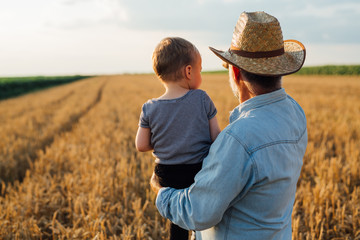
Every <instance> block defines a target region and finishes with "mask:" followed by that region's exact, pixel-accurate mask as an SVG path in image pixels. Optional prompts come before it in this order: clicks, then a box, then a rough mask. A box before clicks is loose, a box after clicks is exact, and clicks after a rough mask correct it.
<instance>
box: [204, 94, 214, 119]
mask: <svg viewBox="0 0 360 240" xmlns="http://www.w3.org/2000/svg"><path fill="white" fill-rule="evenodd" d="M203 102H204V106H205V110H206V114H207V116H208V119H209V120H210V119H212V118H213V117H215V115H216V113H217V110H216V107H215V105H214V103H213V101H212V100H211V98H210V97H209V95H207V93H206V92H204V97H203Z"/></svg>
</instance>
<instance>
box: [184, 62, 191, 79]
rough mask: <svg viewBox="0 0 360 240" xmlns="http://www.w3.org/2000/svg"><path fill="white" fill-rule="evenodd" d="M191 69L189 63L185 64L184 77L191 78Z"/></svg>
mask: <svg viewBox="0 0 360 240" xmlns="http://www.w3.org/2000/svg"><path fill="white" fill-rule="evenodd" d="M191 70H192V67H191V65H186V67H185V77H186V78H187V79H191Z"/></svg>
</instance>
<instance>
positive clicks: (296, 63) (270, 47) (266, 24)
mask: <svg viewBox="0 0 360 240" xmlns="http://www.w3.org/2000/svg"><path fill="white" fill-rule="evenodd" d="M209 48H210V50H211V51H213V52H214V53H215V54H216V55H217V56H218V57H219V58H221V59H222V60H224V61H225V62H227V63H229V64H231V65H234V66H236V67H238V68H240V69H244V70H245V71H247V72H250V73H254V74H258V75H262V76H282V75H287V74H291V73H294V72H297V71H298V70H300V68H301V67H302V65H303V64H304V61H305V47H304V45H303V44H302V43H300V42H298V41H296V40H286V41H284V40H283V35H282V31H281V27H280V23H279V21H278V20H277V19H276V18H275V17H273V16H271V15H269V14H267V13H265V12H243V13H242V14H241V15H240V17H239V20H238V22H237V23H236V26H235V30H234V33H233V38H232V41H231V46H230V48H229V50H227V51H220V50H216V49H215V48H212V47H209Z"/></svg>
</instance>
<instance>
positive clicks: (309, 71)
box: [296, 65, 360, 75]
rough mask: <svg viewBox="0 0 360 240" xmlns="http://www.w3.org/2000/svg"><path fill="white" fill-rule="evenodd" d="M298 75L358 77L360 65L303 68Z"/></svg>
mask: <svg viewBox="0 0 360 240" xmlns="http://www.w3.org/2000/svg"><path fill="white" fill-rule="evenodd" d="M296 74H299V75H360V65H326V66H317V67H303V68H301V69H300V71H299V72H297V73H296Z"/></svg>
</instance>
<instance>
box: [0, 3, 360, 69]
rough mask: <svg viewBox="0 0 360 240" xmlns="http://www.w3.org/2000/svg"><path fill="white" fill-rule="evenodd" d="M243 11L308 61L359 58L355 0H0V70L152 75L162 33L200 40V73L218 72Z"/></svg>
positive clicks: (358, 5) (322, 62) (339, 61)
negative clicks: (263, 16) (271, 25)
mask: <svg viewBox="0 0 360 240" xmlns="http://www.w3.org/2000/svg"><path fill="white" fill-rule="evenodd" d="M244 11H247V12H252V11H265V12H267V13H269V14H271V15H273V16H275V17H276V18H277V19H278V20H279V22H280V25H281V28H282V31H283V36H284V40H285V39H296V40H298V41H300V42H302V43H303V44H304V45H305V47H306V49H307V55H306V56H307V58H306V61H305V66H319V65H327V64H360V1H359V0H342V1H339V0H302V1H298V0H271V1H269V0H217V1H216V0H31V1H29V0H11V1H10V0H0V76H30V75H32V76H33V75H73V74H82V75H92V74H121V73H151V72H153V70H152V63H151V55H152V52H153V50H154V48H155V46H156V45H157V44H158V43H159V42H160V40H161V39H163V38H165V37H169V36H170V37H174V36H178V37H182V38H185V39H187V40H189V41H190V42H192V43H193V44H195V45H196V46H197V48H198V49H199V51H200V53H201V56H202V61H203V63H202V65H203V66H202V67H203V71H212V70H221V69H222V68H221V60H220V59H219V58H217V57H216V56H215V55H214V54H213V53H212V52H211V51H210V50H209V49H208V47H209V46H212V47H215V48H217V49H221V50H227V49H228V48H229V46H230V43H231V38H232V33H233V30H234V27H235V24H236V22H237V20H238V18H239V16H240V14H241V13H242V12H244Z"/></svg>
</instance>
